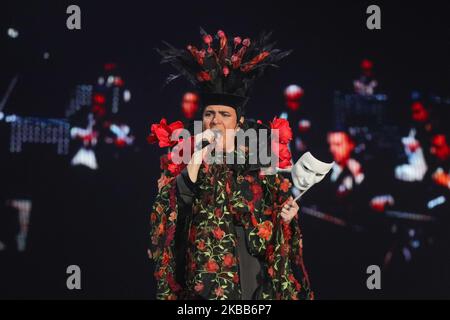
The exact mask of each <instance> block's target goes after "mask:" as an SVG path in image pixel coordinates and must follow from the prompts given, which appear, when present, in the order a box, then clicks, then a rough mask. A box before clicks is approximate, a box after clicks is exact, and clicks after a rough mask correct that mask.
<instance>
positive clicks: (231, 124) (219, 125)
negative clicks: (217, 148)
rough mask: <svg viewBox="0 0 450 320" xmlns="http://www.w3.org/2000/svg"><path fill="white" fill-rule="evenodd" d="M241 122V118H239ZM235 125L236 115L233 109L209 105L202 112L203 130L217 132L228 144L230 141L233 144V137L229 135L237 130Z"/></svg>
mask: <svg viewBox="0 0 450 320" xmlns="http://www.w3.org/2000/svg"><path fill="white" fill-rule="evenodd" d="M242 120H243V118H242V117H241V121H242ZM237 124H238V122H237V114H236V110H235V109H234V108H233V107H229V106H224V105H210V106H207V107H206V108H205V110H204V111H203V129H204V130H206V129H212V130H219V131H220V132H221V133H222V135H223V136H225V138H226V140H225V141H228V143H231V141H233V143H234V135H230V134H229V133H230V132H234V130H235V129H237V127H238V125H237ZM227 130H228V132H227ZM230 130H231V131H230ZM227 133H228V134H227Z"/></svg>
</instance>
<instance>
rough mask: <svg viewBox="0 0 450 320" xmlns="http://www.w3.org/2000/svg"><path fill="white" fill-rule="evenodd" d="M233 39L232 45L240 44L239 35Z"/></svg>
mask: <svg viewBox="0 0 450 320" xmlns="http://www.w3.org/2000/svg"><path fill="white" fill-rule="evenodd" d="M233 41H234V46H235V47H236V46H238V45H240V44H241V42H242V39H241V37H234V39H233Z"/></svg>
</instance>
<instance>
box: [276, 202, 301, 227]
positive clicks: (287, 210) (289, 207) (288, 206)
mask: <svg viewBox="0 0 450 320" xmlns="http://www.w3.org/2000/svg"><path fill="white" fill-rule="evenodd" d="M298 209H299V206H298V204H297V202H296V201H294V199H293V198H292V197H289V198H288V200H287V201H286V203H285V204H284V206H283V209H281V213H280V215H281V218H282V219H283V222H285V223H290V222H291V220H292V218H294V217H295V216H296V215H297V212H298Z"/></svg>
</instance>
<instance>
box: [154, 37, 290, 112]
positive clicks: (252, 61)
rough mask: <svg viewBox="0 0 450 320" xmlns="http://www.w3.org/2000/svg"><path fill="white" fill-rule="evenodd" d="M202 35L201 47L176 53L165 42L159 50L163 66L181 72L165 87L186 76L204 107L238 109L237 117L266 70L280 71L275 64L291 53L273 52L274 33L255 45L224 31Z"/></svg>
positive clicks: (190, 47)
mask: <svg viewBox="0 0 450 320" xmlns="http://www.w3.org/2000/svg"><path fill="white" fill-rule="evenodd" d="M200 34H201V35H202V38H203V43H202V44H201V46H200V47H196V46H194V45H192V44H189V45H188V46H187V47H186V48H185V49H176V48H174V47H173V46H172V45H170V44H168V43H167V42H163V43H164V44H165V46H166V48H165V49H156V50H157V52H158V53H159V54H160V55H161V56H162V59H161V63H170V64H171V65H172V66H173V67H174V68H175V69H176V70H177V71H178V72H179V73H178V74H176V75H173V74H172V75H170V76H169V77H168V78H167V80H166V84H167V83H169V82H171V81H173V80H174V79H177V78H178V77H180V76H183V77H184V78H186V79H187V80H188V81H189V82H190V83H191V84H192V85H194V86H195V87H196V88H197V89H198V91H199V92H200V96H201V100H202V104H203V106H207V105H212V104H223V105H228V106H231V107H234V108H235V109H236V111H237V114H238V117H239V116H240V115H243V114H244V113H245V112H244V107H245V105H246V103H247V101H248V97H249V93H250V91H251V88H252V87H253V85H254V82H255V80H256V79H258V78H259V77H261V76H262V75H263V73H264V70H265V69H266V67H268V66H273V67H277V65H276V62H278V61H279V60H281V59H283V58H284V57H286V56H287V55H289V54H290V53H291V51H292V50H289V51H281V50H279V49H274V48H273V47H274V46H275V43H274V42H270V37H271V34H272V33H271V32H270V33H266V32H262V33H261V35H260V37H259V38H258V39H257V40H255V41H253V40H250V39H249V38H245V39H242V38H241V37H239V36H235V37H227V35H226V34H225V32H223V31H222V30H219V31H218V32H217V34H216V35H215V36H214V37H213V36H212V35H210V34H208V33H207V32H206V31H205V30H203V29H202V28H200Z"/></svg>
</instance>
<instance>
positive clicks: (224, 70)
mask: <svg viewBox="0 0 450 320" xmlns="http://www.w3.org/2000/svg"><path fill="white" fill-rule="evenodd" d="M222 72H223V75H224V76H225V77H227V76H228V75H229V74H230V69H228V67H227V66H225V67H223V69H222Z"/></svg>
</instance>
